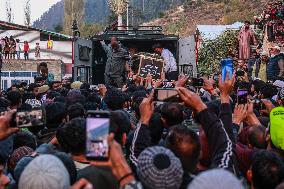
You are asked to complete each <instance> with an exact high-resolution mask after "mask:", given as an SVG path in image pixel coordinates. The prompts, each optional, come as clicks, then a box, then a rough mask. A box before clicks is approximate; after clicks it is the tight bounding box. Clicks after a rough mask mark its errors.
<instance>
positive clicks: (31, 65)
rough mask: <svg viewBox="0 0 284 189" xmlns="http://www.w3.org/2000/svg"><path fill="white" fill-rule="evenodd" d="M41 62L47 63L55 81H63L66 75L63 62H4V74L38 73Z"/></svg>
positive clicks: (49, 60)
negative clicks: (6, 72)
mask: <svg viewBox="0 0 284 189" xmlns="http://www.w3.org/2000/svg"><path fill="white" fill-rule="evenodd" d="M41 62H46V63H47V66H48V70H49V72H50V73H53V74H54V76H55V80H61V78H62V77H63V76H64V75H65V70H64V63H63V62H62V61H61V60H52V59H48V60H42V59H41V60H3V65H2V72H5V71H9V72H11V71H15V72H18V71H30V72H37V71H38V65H39V64H40V63H41Z"/></svg>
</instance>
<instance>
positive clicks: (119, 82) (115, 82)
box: [105, 74, 123, 88]
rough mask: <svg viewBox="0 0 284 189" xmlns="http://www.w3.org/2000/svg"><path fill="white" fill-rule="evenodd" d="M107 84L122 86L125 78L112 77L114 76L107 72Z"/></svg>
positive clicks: (108, 85) (109, 85)
mask: <svg viewBox="0 0 284 189" xmlns="http://www.w3.org/2000/svg"><path fill="white" fill-rule="evenodd" d="M105 85H106V86H107V87H116V88H122V87H123V78H122V77H112V76H109V75H106V74H105Z"/></svg>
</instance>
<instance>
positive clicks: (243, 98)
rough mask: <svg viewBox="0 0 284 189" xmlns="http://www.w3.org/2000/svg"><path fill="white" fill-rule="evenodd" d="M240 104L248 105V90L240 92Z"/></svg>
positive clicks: (238, 94)
mask: <svg viewBox="0 0 284 189" xmlns="http://www.w3.org/2000/svg"><path fill="white" fill-rule="evenodd" d="M237 96H238V104H246V103H247V102H248V91H247V90H238V93H237Z"/></svg>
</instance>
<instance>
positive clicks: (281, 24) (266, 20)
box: [254, 1, 284, 43]
mask: <svg viewBox="0 0 284 189" xmlns="http://www.w3.org/2000/svg"><path fill="white" fill-rule="evenodd" d="M254 19H255V25H256V26H257V27H258V28H260V29H263V30H265V33H266V35H267V38H268V41H269V42H277V43H283V42H284V4H283V1H276V2H269V3H268V4H267V5H266V7H265V9H264V11H263V13H262V14H261V15H260V16H255V17H254Z"/></svg>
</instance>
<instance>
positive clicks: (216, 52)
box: [198, 30, 239, 75]
mask: <svg viewBox="0 0 284 189" xmlns="http://www.w3.org/2000/svg"><path fill="white" fill-rule="evenodd" d="M238 33H239V30H227V31H225V32H224V33H223V34H221V35H220V36H218V37H217V38H216V39H213V40H206V39H205V40H203V41H202V47H201V48H200V49H199V55H198V73H200V74H201V75H211V74H212V73H218V72H220V61H221V60H222V59H223V58H226V57H227V56H228V55H229V54H233V55H234V56H236V57H237V55H238V38H237V37H238Z"/></svg>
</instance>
